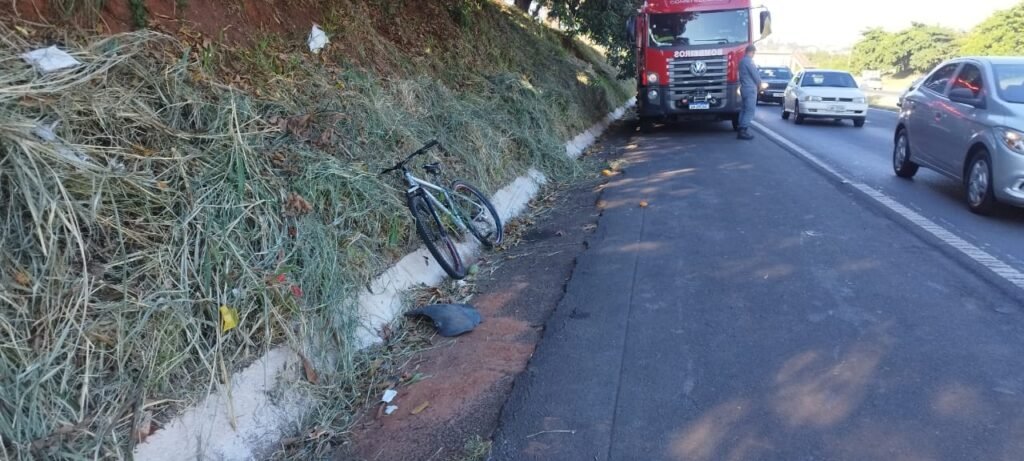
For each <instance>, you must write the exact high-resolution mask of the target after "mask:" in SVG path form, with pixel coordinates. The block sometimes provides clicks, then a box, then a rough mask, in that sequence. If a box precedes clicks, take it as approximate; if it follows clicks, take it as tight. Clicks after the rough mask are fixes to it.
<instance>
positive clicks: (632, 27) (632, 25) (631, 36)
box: [626, 16, 636, 44]
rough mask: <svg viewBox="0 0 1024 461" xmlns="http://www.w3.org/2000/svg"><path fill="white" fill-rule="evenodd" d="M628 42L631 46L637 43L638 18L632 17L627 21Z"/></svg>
mask: <svg viewBox="0 0 1024 461" xmlns="http://www.w3.org/2000/svg"><path fill="white" fill-rule="evenodd" d="M626 41H627V42H629V43H630V44H633V43H635V42H636V16H630V17H629V19H627V20H626Z"/></svg>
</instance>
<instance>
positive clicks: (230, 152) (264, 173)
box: [0, 0, 628, 459]
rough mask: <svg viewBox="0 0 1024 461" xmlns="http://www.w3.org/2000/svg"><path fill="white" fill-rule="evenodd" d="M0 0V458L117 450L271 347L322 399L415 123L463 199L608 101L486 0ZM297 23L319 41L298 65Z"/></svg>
mask: <svg viewBox="0 0 1024 461" xmlns="http://www.w3.org/2000/svg"><path fill="white" fill-rule="evenodd" d="M14 5H16V6H17V8H18V10H17V11H15V12H14V14H7V13H5V16H4V17H2V18H0V53H2V56H0V271H2V273H0V283H2V286H0V287H2V291H0V343H3V344H5V346H4V347H3V350H2V352H0V388H2V389H3V393H2V395H0V439H2V449H3V451H4V454H5V457H10V458H11V459H72V458H74V459H80V458H96V457H98V458H122V457H128V456H130V449H131V447H132V445H133V444H134V443H135V442H136V441H138V440H142V439H144V438H145V436H146V435H147V434H149V433H150V432H151V431H152V430H154V429H155V428H157V427H158V426H159V425H160V423H161V422H162V421H166V420H167V419H168V418H169V417H170V416H171V415H173V414H174V413H175V412H177V411H178V410H179V409H180V408H182V407H183V406H187V405H189V404H191V403H192V402H194V401H195V400H196V399H197V398H200V397H202V395H204V394H205V393H206V392H208V391H209V389H211V388H212V384H213V383H214V382H215V381H224V380H225V379H227V377H228V376H229V375H230V373H231V371H233V370H237V369H239V368H241V367H243V366H244V365H246V364H247V363H250V362H251V361H252V360H253V358H254V357H257V356H259V355H260V354H261V353H263V352H264V351H265V350H266V349H267V348H268V347H270V346H271V345H274V344H281V343H289V344H290V345H291V346H292V347H294V348H295V349H296V350H299V351H302V352H304V353H305V354H306V356H308V357H309V359H310V364H311V368H312V369H315V371H316V376H315V378H316V379H314V381H316V385H311V386H310V387H309V388H308V389H307V390H306V391H307V392H308V394H309V395H310V396H313V397H314V398H316V397H317V396H330V399H332V403H333V404H334V405H335V407H336V408H337V405H338V402H342V404H341V408H340V409H341V410H344V409H345V405H349V404H351V403H353V402H356V401H357V400H358V395H356V392H357V391H356V389H357V388H356V386H355V385H354V380H355V376H356V375H357V374H358V372H359V366H360V365H359V363H361V361H360V357H359V356H358V355H357V352H358V351H356V350H354V348H353V347H352V333H353V332H354V330H355V327H356V319H355V318H354V313H353V307H352V303H353V295H354V294H355V293H357V292H358V290H360V289H362V287H364V286H365V285H366V283H367V282H368V281H369V280H371V279H372V278H373V277H374V275H376V274H378V273H379V272H380V271H381V270H382V269H383V268H385V267H387V266H388V265H389V264H390V263H391V262H392V261H393V260H394V259H395V258H396V257H397V256H399V255H401V254H404V253H405V252H406V251H407V250H408V249H410V248H411V247H414V246H417V245H418V242H417V240H416V238H415V235H414V234H413V233H412V232H411V230H410V225H409V224H410V220H409V218H408V213H407V211H406V210H405V209H404V206H403V203H402V192H403V191H402V187H401V185H400V184H398V183H396V182H395V180H394V178H389V177H380V176H378V175H377V174H376V172H377V171H379V170H380V169H381V168H384V167H386V166H389V165H390V164H392V163H393V162H394V161H395V160H396V159H398V158H400V156H402V155H403V154H404V153H407V152H409V151H411V150H413V149H415V148H417V147H419V146H420V145H421V144H422V143H423V142H425V141H426V140H428V139H430V138H435V137H436V138H438V139H440V140H441V141H442V142H443V143H444V144H445V145H446V146H447V150H448V152H447V153H446V154H439V156H438V157H437V158H438V159H439V160H440V161H442V162H443V163H444V164H445V167H446V169H447V171H448V173H449V174H450V176H452V177H466V178H469V179H471V180H472V181H473V182H475V183H478V184H480V185H481V186H483V187H484V188H485V189H487V191H488V192H493V191H494V190H496V189H497V188H498V187H500V186H501V185H503V184H505V183H506V182H507V181H508V180H510V179H511V178H513V177H515V176H517V175H519V174H522V173H523V172H524V171H526V170H527V169H528V168H530V167H536V168H539V169H541V170H542V171H544V172H545V173H547V174H549V175H551V176H553V177H559V176H563V175H571V174H573V173H574V171H575V165H574V164H573V163H572V162H571V161H570V160H568V159H567V158H566V156H565V155H564V153H565V150H564V146H563V143H564V142H565V141H566V139H567V138H569V137H570V136H571V135H572V134H575V133H577V132H579V131H581V130H582V129H583V128H584V127H586V126H589V125H590V124H591V123H593V122H594V121H595V120H596V119H598V118H600V117H601V116H603V115H604V114H605V113H607V112H608V111H610V110H611V109H612V108H614V107H615V106H618V105H619V104H621V103H622V102H623V101H625V99H626V98H627V94H628V89H627V87H626V85H624V84H623V83H622V82H617V81H615V79H614V76H615V74H616V73H615V71H614V70H613V69H611V68H610V67H608V66H607V65H606V64H605V63H604V62H603V61H602V59H601V57H600V55H599V54H598V53H596V52H595V51H594V50H592V49H590V48H588V47H586V46H584V45H582V44H580V43H579V42H578V41H575V40H571V39H569V38H566V37H564V36H562V35H561V34H559V33H557V32H555V31H553V30H551V29H548V28H546V27H543V26H540V25H538V24H536V23H534V22H533V21H531V20H530V19H528V18H526V17H524V16H522V15H520V14H518V13H516V12H514V11H510V10H508V9H506V8H504V7H502V6H500V5H497V4H495V3H492V2H490V1H486V0H479V1H478V0H419V1H412V0H406V1H386V0H349V1H326V0H325V1H302V2H286V1H283V0H280V1H278V0H275V1H250V0H240V1H238V2H220V1H215V0H202V1H201V0H188V1H183V0H160V1H145V2H143V1H142V0H124V1H119V0H109V1H106V2H89V1H78V2H76V1H67V0H63V1H49V2H44V1H42V0H35V1H27V2H15V3H14ZM95 5H103V6H95ZM310 22H316V23H318V24H320V26H321V27H323V28H324V30H326V31H327V33H328V34H329V35H330V37H331V40H332V43H331V44H330V45H329V46H328V48H327V49H325V50H324V52H322V53H320V54H318V55H313V54H311V53H309V51H308V49H306V48H305V38H306V35H307V34H308V31H309V27H310V25H311V24H310ZM46 23H48V24H49V25H47V24H46ZM139 24H145V25H147V26H149V28H148V29H145V30H137V31H128V29H132V28H134V26H136V25H139ZM97 29H99V30H100V31H101V32H102V33H101V34H100V35H96V30H97ZM50 44H58V45H59V46H60V47H62V48H64V49H67V50H68V51H69V52H71V53H72V54H73V55H74V56H75V57H76V58H77V59H78V60H80V61H81V62H82V65H80V66H78V67H76V68H74V69H71V70H69V71H65V72H60V73H56V74H51V75H45V76H43V75H39V74H37V73H36V72H35V70H33V69H32V68H30V67H29V66H27V65H26V64H25V63H24V62H22V60H21V59H20V57H19V55H20V54H21V53H23V52H26V51H29V50H31V49H35V48H38V47H41V46H45V45H50ZM232 311H237V313H238V322H237V326H232V325H230V324H225V323H223V321H224V319H223V318H222V314H221V313H222V312H229V313H230V312H232ZM321 401H322V399H321ZM310 419H311V420H310V421H309V424H310V425H318V426H319V427H344V425H345V423H346V419H345V418H344V415H342V417H338V416H337V415H336V414H334V413H331V412H326V411H314V412H312V413H311V416H310Z"/></svg>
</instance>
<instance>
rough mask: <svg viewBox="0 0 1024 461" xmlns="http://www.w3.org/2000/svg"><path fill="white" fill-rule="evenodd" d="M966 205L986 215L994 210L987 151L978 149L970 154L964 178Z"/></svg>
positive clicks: (993, 194) (994, 199) (990, 170)
mask: <svg viewBox="0 0 1024 461" xmlns="http://www.w3.org/2000/svg"><path fill="white" fill-rule="evenodd" d="M964 189H965V190H966V195H967V206H968V207H970V209H971V211H973V212H975V213H977V214H980V215H986V214H989V213H991V212H992V211H993V210H995V207H996V197H995V193H994V192H993V188H992V160H991V159H990V157H989V155H988V151H985V150H979V151H978V152H976V153H975V154H974V155H973V156H971V162H970V164H969V166H968V167H967V176H966V177H965V178H964Z"/></svg>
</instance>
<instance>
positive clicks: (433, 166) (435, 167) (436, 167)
mask: <svg viewBox="0 0 1024 461" xmlns="http://www.w3.org/2000/svg"><path fill="white" fill-rule="evenodd" d="M423 169H424V170H426V172H427V173H430V174H440V173H441V164H440V163H436V162H435V163H427V164H425V165H423Z"/></svg>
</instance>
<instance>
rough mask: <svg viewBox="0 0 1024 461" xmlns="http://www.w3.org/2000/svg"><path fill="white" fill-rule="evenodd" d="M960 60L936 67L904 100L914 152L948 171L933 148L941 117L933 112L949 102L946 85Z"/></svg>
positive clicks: (939, 168)
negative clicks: (937, 125)
mask: <svg viewBox="0 0 1024 461" xmlns="http://www.w3.org/2000/svg"><path fill="white" fill-rule="evenodd" d="M959 67H960V62H951V63H946V64H943V65H941V66H939V68H937V69H935V71H934V72H932V73H931V75H929V76H928V78H927V79H925V81H924V82H923V83H922V84H921V86H920V87H918V90H917V91H914V92H913V93H911V94H910V95H908V96H907V99H906V101H904V104H905V105H907V106H908V107H907V108H906V109H908V111H909V112H908V114H909V115H908V116H907V131H908V133H909V134H910V145H911V149H912V152H913V154H912V155H913V156H914V157H915V158H917V160H919V161H921V162H923V163H925V164H927V165H929V166H932V167H933V168H935V169H937V170H940V171H941V172H943V173H948V172H949V171H948V166H943V165H942V164H941V162H940V161H939V160H938V159H937V158H936V155H935V153H936V151H937V150H938V149H939V146H940V143H939V142H938V141H937V140H936V136H937V132H938V131H939V130H938V128H937V127H936V121H938V120H940V117H939V116H938V115H936V114H937V113H938V111H940V110H942V106H943V105H948V104H949V100H948V99H946V94H947V91H948V90H949V85H950V83H951V82H952V80H953V77H954V76H955V75H956V71H957V69H958V68H959Z"/></svg>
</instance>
